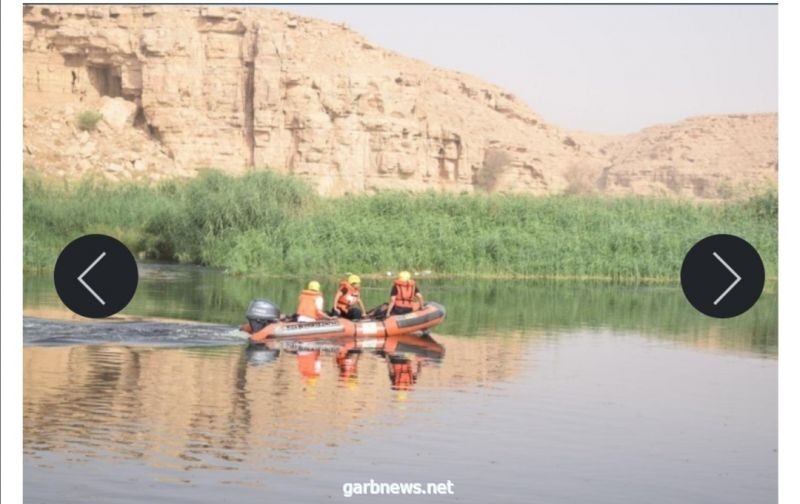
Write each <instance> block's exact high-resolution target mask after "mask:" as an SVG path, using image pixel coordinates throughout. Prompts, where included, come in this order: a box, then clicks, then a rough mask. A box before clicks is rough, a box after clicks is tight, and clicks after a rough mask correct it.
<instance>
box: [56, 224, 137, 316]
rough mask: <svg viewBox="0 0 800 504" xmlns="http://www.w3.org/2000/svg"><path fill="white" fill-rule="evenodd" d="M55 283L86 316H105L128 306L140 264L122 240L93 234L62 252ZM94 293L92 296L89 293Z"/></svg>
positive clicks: (65, 300)
mask: <svg viewBox="0 0 800 504" xmlns="http://www.w3.org/2000/svg"><path fill="white" fill-rule="evenodd" d="M53 284H54V286H55V288H56V292H57V293H58V297H59V298H60V299H61V301H62V302H63V303H64V304H65V305H66V307H67V308H69V309H70V310H72V311H73V312H75V313H77V314H78V315H81V316H82V317H89V318H105V317H110V316H112V315H114V314H115V313H118V312H119V311H120V310H122V309H123V308H125V307H126V306H127V305H128V303H129V302H130V301H131V299H133V295H134V294H135V293H136V286H137V285H138V284H139V267H138V265H137V264H136V258H135V257H133V254H132V253H131V251H130V250H128V248H127V247H126V246H125V245H124V244H123V243H122V242H121V241H119V240H117V239H116V238H113V237H111V236H107V235H101V234H90V235H84V236H81V237H80V238H76V239H74V240H72V241H71V242H70V243H69V244H68V245H67V246H66V247H64V249H63V250H61V253H60V254H59V255H58V259H57V260H56V267H55V268H54V270H53ZM89 294H91V295H89Z"/></svg>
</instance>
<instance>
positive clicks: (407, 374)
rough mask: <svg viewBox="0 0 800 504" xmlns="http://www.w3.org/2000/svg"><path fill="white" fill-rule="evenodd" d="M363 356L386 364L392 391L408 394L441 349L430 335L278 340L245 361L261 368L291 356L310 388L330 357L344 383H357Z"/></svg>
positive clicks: (251, 352) (258, 348) (255, 348)
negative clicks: (360, 360) (283, 357)
mask: <svg viewBox="0 0 800 504" xmlns="http://www.w3.org/2000/svg"><path fill="white" fill-rule="evenodd" d="M364 352H370V353H373V354H374V355H377V356H378V357H380V358H383V359H384V360H385V361H386V369H387V372H388V374H389V380H390V383H391V388H392V389H393V390H411V389H413V388H414V385H415V384H416V383H417V380H418V379H419V377H420V374H421V371H422V369H423V367H425V366H426V365H428V364H438V363H440V362H441V361H442V359H443V357H444V347H443V346H442V345H441V344H440V343H439V342H437V341H436V340H435V339H433V337H432V336H430V335H429V334H423V333H414V334H403V335H399V336H387V337H378V338H375V337H340V338H325V339H319V340H308V339H296V340H292V339H281V340H272V341H267V342H266V343H265V344H263V345H258V346H255V345H254V346H251V347H249V348H248V349H247V361H248V363H249V364H251V365H255V366H263V365H268V364H270V363H272V362H275V361H277V360H278V359H279V358H281V354H283V355H290V356H294V358H295V359H296V361H297V369H298V371H299V375H300V377H301V379H302V380H303V381H304V382H305V383H309V384H313V383H315V382H316V380H317V379H318V378H319V376H320V374H321V373H322V368H323V366H322V360H323V359H325V358H328V357H330V358H331V359H332V360H333V362H334V364H335V367H336V369H338V372H339V379H340V380H341V381H344V382H356V381H357V380H358V372H359V371H358V363H359V359H360V358H361V356H362V355H363V353H364Z"/></svg>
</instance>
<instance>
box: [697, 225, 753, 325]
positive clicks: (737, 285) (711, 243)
mask: <svg viewBox="0 0 800 504" xmlns="http://www.w3.org/2000/svg"><path fill="white" fill-rule="evenodd" d="M681 287H682V288H683V294H684V295H685V296H686V299H688V300H689V302H690V303H691V304H692V306H694V307H695V308H696V309H697V310H698V311H700V312H702V313H704V314H706V315H708V316H709V317H717V318H729V317H735V316H737V315H741V314H742V313H744V312H746V311H747V310H749V309H750V307H751V306H753V305H754V304H755V303H756V301H758V298H759V297H760V296H761V291H762V290H764V263H763V262H762V261H761V257H760V256H759V255H758V252H757V251H756V249H755V248H753V246H752V245H750V244H749V243H747V242H746V241H745V240H743V239H741V238H739V237H738V236H733V235H728V234H718V235H712V236H707V237H706V238H703V239H702V240H700V241H699V242H697V243H695V244H694V246H693V247H692V248H691V249H690V250H689V252H688V253H687V254H686V257H685V258H684V259H683V266H682V267H681Z"/></svg>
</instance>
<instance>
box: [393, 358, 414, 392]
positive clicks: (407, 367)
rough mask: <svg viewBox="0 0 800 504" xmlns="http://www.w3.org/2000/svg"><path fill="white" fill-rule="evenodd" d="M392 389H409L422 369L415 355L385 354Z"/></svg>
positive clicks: (412, 386)
mask: <svg viewBox="0 0 800 504" xmlns="http://www.w3.org/2000/svg"><path fill="white" fill-rule="evenodd" d="M386 362H387V365H388V367H389V379H390V380H391V381H392V390H411V389H413V388H414V384H415V383H417V378H418V377H419V373H420V371H421V370H422V361H421V360H420V359H418V358H416V357H414V356H413V355H412V356H406V355H395V354H390V355H387V356H386Z"/></svg>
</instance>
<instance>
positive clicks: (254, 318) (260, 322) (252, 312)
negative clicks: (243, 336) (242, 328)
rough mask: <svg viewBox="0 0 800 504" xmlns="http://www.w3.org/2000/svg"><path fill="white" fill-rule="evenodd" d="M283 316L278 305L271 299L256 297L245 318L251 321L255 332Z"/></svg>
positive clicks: (251, 302)
mask: <svg viewBox="0 0 800 504" xmlns="http://www.w3.org/2000/svg"><path fill="white" fill-rule="evenodd" d="M280 317H281V311H280V309H279V308H278V306H277V305H276V304H275V303H273V302H272V301H270V300H269V299H254V300H252V301H250V306H248V307H247V313H246V314H245V318H247V322H248V323H250V328H251V329H252V330H253V332H257V331H260V330H261V329H263V328H264V327H266V326H268V325H269V324H271V323H273V322H277V321H278V320H279V319H280Z"/></svg>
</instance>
